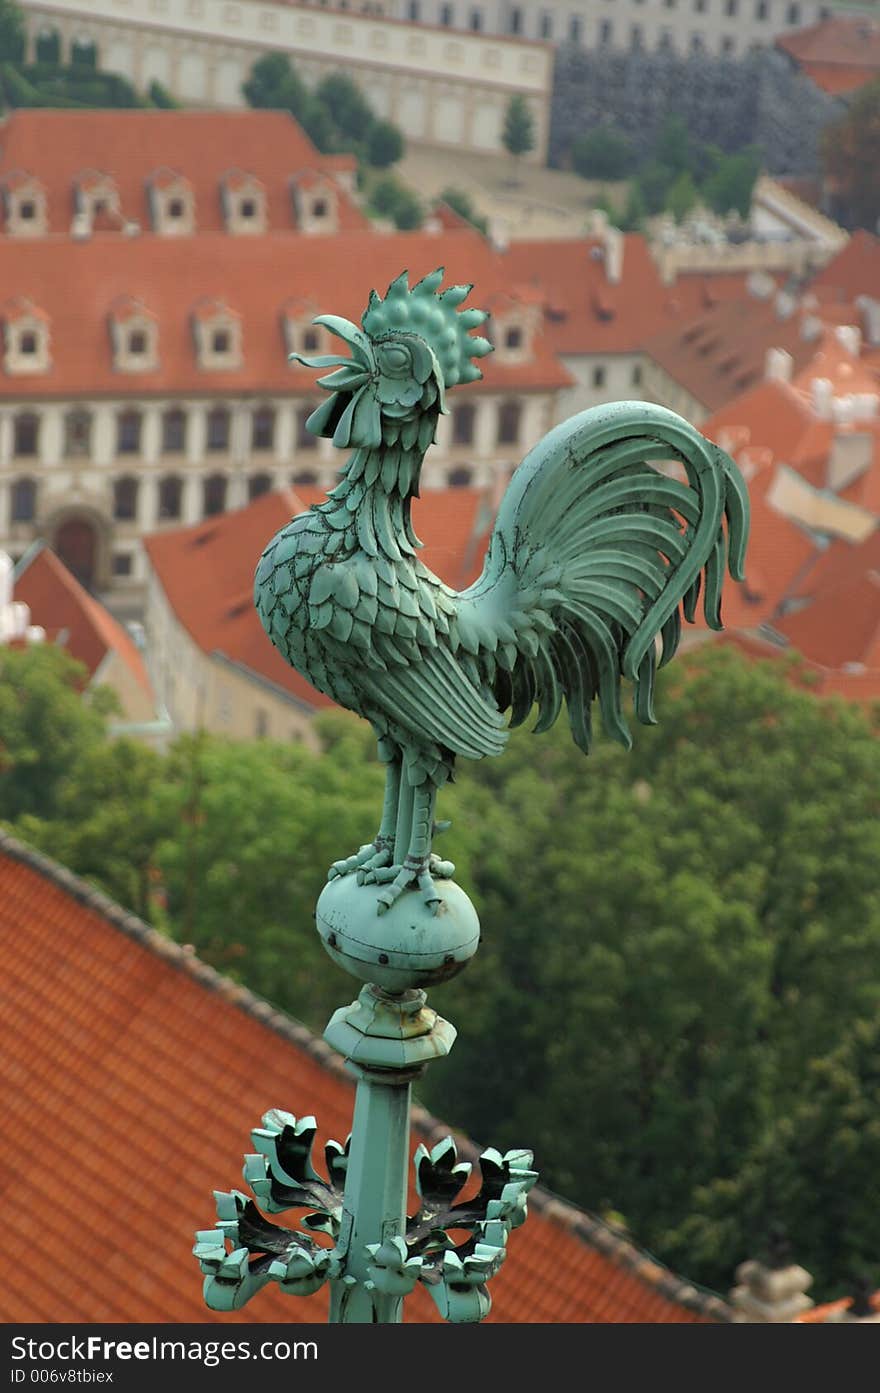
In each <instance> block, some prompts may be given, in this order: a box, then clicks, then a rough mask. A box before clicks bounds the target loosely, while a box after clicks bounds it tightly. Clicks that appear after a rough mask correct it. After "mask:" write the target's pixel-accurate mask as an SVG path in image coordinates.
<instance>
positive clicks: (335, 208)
mask: <svg viewBox="0 0 880 1393" xmlns="http://www.w3.org/2000/svg"><path fill="white" fill-rule="evenodd" d="M291 190H292V193H293V207H294V211H295V213H296V221H297V226H298V228H299V230H300V232H305V233H312V234H314V233H324V234H328V233H333V232H338V230H339V200H338V198H337V190H336V186H335V184H334V182H333V180H332V179H331V178H330V177H329V176H328V175H326V174H322V173H320V172H319V171H318V170H314V169H303V170H301V171H300V172H299V174H295V175H294V176H293V179H292V180H291Z"/></svg>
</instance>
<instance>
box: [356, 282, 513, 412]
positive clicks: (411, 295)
mask: <svg viewBox="0 0 880 1393" xmlns="http://www.w3.org/2000/svg"><path fill="white" fill-rule="evenodd" d="M442 281H443V267H442V266H440V267H438V269H437V270H436V271H432V272H431V274H430V275H429V276H425V278H424V280H420V281H419V283H418V284H417V285H414V286H413V288H412V290H410V287H409V273H408V272H407V271H404V272H403V273H402V275H399V276H398V277H397V279H396V280H393V281H392V282H391V284H390V285H389V287H388V289H387V291H386V292H385V298H384V300H383V299H382V297H381V296H380V295H377V294H376V291H375V290H373V291H371V293H370V303H369V305H368V306H367V308H366V310H365V312H364V316H363V319H362V320H361V324H362V325H363V327H364V330H365V331H366V333H367V334H369V336H370V338H371V339H373V340H376V339H380V338H384V337H387V336H388V335H389V334H399V333H412V334H417V335H418V337H419V338H420V339H423V340H424V341H425V343H427V344H428V346H429V347H430V348H431V350H432V351H433V353H434V356H435V357H436V359H437V362H438V363H439V364H440V368H441V371H442V373H443V382H444V385H445V386H446V387H455V386H456V385H457V383H459V382H475V381H476V379H477V378H479V377H482V376H483V374H482V373H481V372H480V369H479V368H478V367H477V365H476V363H474V362H472V361H471V360H472V359H473V358H485V356H486V354H487V353H491V352H492V345H491V343H490V342H489V340H488V339H484V338H480V337H479V335H477V336H473V335H471V333H470V332H469V331H470V330H471V329H475V328H476V327H477V325H478V324H482V323H483V322H484V321H485V320H486V319H488V317H489V316H488V314H487V313H486V311H485V310H477V309H466V310H459V308H458V307H459V305H460V304H461V303H462V301H463V300H466V299H467V297H468V295H470V293H471V290H472V289H473V286H470V285H450V286H448V287H447V288H446V290H441V291H440V292H439V294H438V289H439V287H440V285H441V284H442Z"/></svg>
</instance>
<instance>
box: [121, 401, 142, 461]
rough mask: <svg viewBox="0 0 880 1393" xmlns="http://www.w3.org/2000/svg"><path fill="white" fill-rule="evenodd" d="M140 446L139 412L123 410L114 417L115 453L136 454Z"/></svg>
mask: <svg viewBox="0 0 880 1393" xmlns="http://www.w3.org/2000/svg"><path fill="white" fill-rule="evenodd" d="M140 448H141V413H140V412H139V411H134V410H131V411H123V412H121V413H120V414H119V415H118V416H117V418H116V453H117V454H118V455H136V454H137V453H138V452H139V450H140Z"/></svg>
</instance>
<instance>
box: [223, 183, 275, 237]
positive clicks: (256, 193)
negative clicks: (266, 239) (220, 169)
mask: <svg viewBox="0 0 880 1393" xmlns="http://www.w3.org/2000/svg"><path fill="white" fill-rule="evenodd" d="M220 187H221V198H222V203H223V216H224V218H225V219H226V231H227V232H231V233H232V234H233V236H241V235H245V236H246V235H248V234H259V233H261V232H265V231H266V190H265V188H264V187H263V185H262V184H261V183H260V181H259V179H256V178H255V177H254V175H253V174H246V173H245V172H244V171H243V170H240V169H231V170H229V171H228V173H226V174H224V176H223V182H222V184H221V186H220Z"/></svg>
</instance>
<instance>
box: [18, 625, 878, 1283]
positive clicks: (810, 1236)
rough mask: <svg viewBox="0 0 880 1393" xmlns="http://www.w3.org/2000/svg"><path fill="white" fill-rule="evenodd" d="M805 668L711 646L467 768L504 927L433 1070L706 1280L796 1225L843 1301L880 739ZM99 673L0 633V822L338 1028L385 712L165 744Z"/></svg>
mask: <svg viewBox="0 0 880 1393" xmlns="http://www.w3.org/2000/svg"><path fill="white" fill-rule="evenodd" d="M794 671H795V670H794V669H793V670H792V674H790V675H789V674H787V673H786V672H785V670H784V669H782V670H780V668H779V665H777V664H773V665H767V664H756V665H751V666H750V665H747V664H746V663H745V662H744V661H743V660H741V659H740V658H738V657H737V656H736V655H734V654H733V653H731V652H730V651H729V650H724V649H720V648H715V647H714V646H707V647H705V648H701V649H699V650H698V651H697V652H695V653H694V654H684V655H680V656H679V658H677V659H676V662H675V663H674V664H673V665H672V666H671V667H670V668H668V669H664V670H663V672H662V673H661V679H662V681H661V683H660V686H659V692H658V698H657V712H658V717H659V721H660V725H659V727H658V728H657V729H656V730H645V729H640V730H639V731H638V734H637V737H636V742H635V748H634V750H633V751H632V752H631V753H629V754H626V753H624V752H622V751H621V750H619V749H618V748H617V747H616V746H613V745H612V744H611V743H610V742H608V741H605V740H601V741H599V742H598V743H597V745H596V748H595V750H594V753H593V754H592V755H591V756H590V758H589V759H588V760H584V759H582V758H581V757H580V756H575V754H574V752H573V750H572V746H571V740H570V736H569V733H568V731H567V730H566V728H565V724H564V722H562V721H560V722H558V723H557V726H556V727H554V729H553V730H552V731H551V732H549V733H548V734H546V735H542V737H541V739H540V740H539V741H532V740H531V739H530V737H529V735H528V734H527V733H523V732H522V731H516V732H514V734H513V735H512V738H511V742H510V747H509V749H508V751H507V753H506V754H505V756H504V758H503V759H501V760H484V761H481V762H479V763H476V764H472V763H469V762H467V761H462V762H461V764H460V766H459V776H458V778H457V781H456V784H455V786H454V787H452V788H450V789H448V790H446V791H445V792H444V796H443V805H442V809H441V813H442V816H444V817H451V818H452V827H451V829H450V830H449V831H448V832H446V833H445V834H444V836H443V838H442V841H441V842H440V843H439V847H440V849H441V850H442V854H443V855H444V856H447V855H448V856H450V857H451V858H452V859H453V860H454V861H455V862H456V863H457V868H458V869H457V873H456V879H457V880H458V881H459V882H460V883H461V884H462V885H463V886H464V887H465V888H466V889H467V890H468V892H469V894H471V895H472V897H473V899H474V901H475V903H476V904H477V906H478V908H479V911H480V918H481V922H482V927H483V942H482V946H481V949H480V952H479V953H478V954H477V956H476V958H475V959H474V961H473V962H472V963H471V964H470V966H469V967H468V970H467V972H465V973H464V974H462V975H461V976H460V977H458V978H456V979H455V980H454V981H453V982H451V983H449V984H447V985H445V986H443V987H438V988H436V989H435V990H434V991H433V992H432V994H431V997H432V1003H433V1004H434V1005H435V1007H436V1008H437V1009H439V1010H440V1011H441V1012H442V1014H444V1015H447V1016H449V1017H450V1019H452V1020H453V1021H454V1022H455V1023H456V1024H457V1026H458V1027H459V1037H458V1040H457V1042H456V1046H455V1049H454V1050H453V1052H452V1054H451V1055H450V1057H449V1058H448V1059H447V1060H445V1061H444V1062H443V1064H442V1065H438V1066H436V1067H435V1068H433V1069H432V1070H429V1071H428V1072H427V1074H426V1075H425V1077H424V1079H423V1081H422V1083H421V1088H422V1091H423V1095H424V1098H425V1100H426V1101H427V1103H428V1104H429V1105H430V1106H431V1107H432V1108H433V1109H434V1110H435V1111H436V1112H438V1113H439V1114H440V1115H441V1116H446V1117H448V1118H450V1119H453V1120H454V1121H455V1124H456V1125H457V1126H460V1127H462V1128H463V1129H465V1130H467V1131H469V1132H470V1133H471V1135H473V1136H475V1137H476V1138H478V1139H480V1138H485V1137H486V1136H492V1137H493V1139H496V1140H497V1142H498V1144H499V1145H500V1146H501V1148H502V1149H504V1148H507V1147H516V1146H517V1145H521V1144H522V1143H523V1142H527V1143H528V1144H529V1145H530V1146H533V1147H534V1149H535V1153H536V1158H537V1167H538V1169H539V1170H540V1171H541V1173H542V1176H543V1178H544V1179H545V1181H547V1182H548V1183H549V1184H550V1185H551V1187H552V1188H554V1189H556V1190H557V1191H559V1192H560V1193H562V1194H565V1195H566V1196H568V1197H570V1198H571V1199H574V1200H576V1201H578V1202H580V1203H581V1204H583V1205H584V1206H586V1207H587V1208H592V1209H598V1208H600V1207H602V1208H606V1209H609V1208H610V1209H613V1210H614V1211H617V1212H618V1213H622V1214H624V1215H626V1222H627V1224H628V1225H629V1227H630V1229H631V1231H632V1233H633V1234H634V1235H635V1236H636V1237H637V1238H638V1240H639V1241H640V1242H642V1243H645V1244H646V1245H648V1246H650V1247H651V1248H653V1250H654V1251H655V1252H656V1253H657V1254H658V1255H659V1256H660V1257H661V1258H663V1259H664V1260H666V1261H667V1262H670V1263H672V1264H673V1265H675V1266H677V1267H678V1269H679V1270H681V1271H683V1272H685V1273H687V1275H688V1276H690V1277H692V1278H694V1279H697V1280H701V1281H703V1282H706V1283H708V1284H711V1285H714V1286H716V1287H721V1288H724V1287H726V1286H727V1285H728V1283H729V1282H730V1280H731V1278H732V1275H733V1269H734V1267H735V1265H736V1263H737V1262H739V1261H740V1260H742V1259H743V1258H745V1257H748V1256H752V1255H754V1254H755V1252H756V1251H758V1250H759V1248H760V1245H761V1243H762V1241H763V1239H764V1237H765V1235H766V1232H767V1229H768V1227H769V1226H770V1223H771V1222H772V1221H776V1220H778V1221H780V1222H781V1223H782V1224H783V1225H784V1226H785V1228H786V1229H787V1231H788V1233H789V1235H790V1236H791V1238H792V1242H793V1245H794V1252H795V1256H796V1257H797V1259H798V1260H800V1261H802V1262H803V1263H804V1264H805V1265H806V1266H808V1267H809V1268H810V1269H811V1270H812V1271H813V1272H814V1274H815V1277H816V1286H815V1294H816V1295H817V1296H818V1297H819V1298H820V1299H822V1298H825V1297H832V1296H834V1295H837V1294H840V1293H841V1292H842V1291H845V1290H847V1289H848V1287H849V1284H850V1282H851V1277H852V1274H853V1271H854V1270H855V1269H856V1268H857V1267H858V1268H863V1267H865V1266H867V1267H868V1269H869V1270H870V1265H871V1264H872V1263H874V1264H876V1253H877V1251H878V1247H880V1213H878V1210H877V1206H876V1204H875V1203H873V1202H872V1196H873V1194H874V1192H875V1190H876V1185H875V1177H876V1174H877V1170H878V1165H880V1134H878V1129H877V1116H878V1101H880V1099H878V1071H877V1070H878V1066H877V1061H878V1058H880V1053H878V1034H877V1032H878V1026H877V1021H878V1019H880V1009H878V1008H880V974H878V971H877V966H876V965H877V963H878V961H880V870H878V868H880V817H878V812H880V794H878V790H880V746H878V743H877V738H876V736H877V725H876V722H875V726H874V728H873V729H872V726H871V724H870V722H869V720H868V719H867V718H866V717H865V715H863V714H862V713H861V712H859V711H858V710H856V709H853V708H849V707H847V706H845V705H843V704H842V703H838V702H827V701H821V700H818V699H817V698H815V697H814V695H813V694H812V693H811V692H809V691H808V690H804V689H802V688H799V687H798V686H796V685H793V683H794ZM787 677H788V678H789V680H786V678H787ZM804 680H805V679H804ZM80 681H81V673H80V671H79V670H78V669H77V668H76V666H75V665H73V664H71V663H70V662H69V660H67V659H65V658H64V655H63V654H61V653H59V652H58V651H57V650H55V649H53V648H48V647H44V648H33V649H30V650H28V651H27V652H24V653H18V652H14V651H10V650H0V752H2V760H0V817H2V819H3V820H4V822H5V823H6V825H7V826H11V827H12V830H14V831H15V832H17V834H18V835H23V836H25V837H26V838H27V839H30V840H34V841H36V842H37V844H38V845H40V846H41V847H43V848H44V849H45V850H47V851H48V852H49V853H50V854H52V855H55V856H57V857H59V858H60V859H62V860H63V861H65V862H66V864H68V865H70V867H71V869H73V870H74V871H77V872H79V873H81V874H85V875H87V876H89V877H90V878H92V879H95V880H96V881H97V882H98V883H99V884H100V885H101V886H102V887H103V888H105V889H108V890H109V891H110V893H111V894H113V895H114V896H115V897H116V898H118V899H119V900H120V901H121V902H122V903H124V904H127V905H129V906H131V907H132V908H134V909H136V910H138V911H139V912H141V913H144V912H145V910H144V908H143V906H144V903H145V902H146V909H147V911H148V917H151V918H152V919H153V921H154V922H158V923H159V924H160V925H163V926H165V927H166V928H167V930H168V931H169V932H170V933H172V934H173V936H174V937H175V938H177V939H178V940H180V941H181V942H187V943H193V944H194V945H195V946H196V948H197V950H198V951H199V953H200V954H201V955H202V956H203V957H204V958H206V959H207V960H208V961H210V962H212V963H213V964H214V965H215V966H217V967H219V968H221V969H222V970H224V971H226V972H230V973H232V974H233V975H234V976H236V977H237V978H239V979H240V980H243V981H245V982H246V983H247V984H248V985H249V986H250V987H252V988H253V989H254V990H256V991H257V992H260V993H261V994H263V995H265V996H267V997H268V998H269V999H270V1000H272V1001H273V1002H275V1003H276V1004H277V1005H279V1006H281V1007H284V1008H285V1009H287V1010H288V1011H290V1012H291V1013H292V1014H294V1015H295V1016H298V1017H299V1018H300V1019H304V1020H306V1021H307V1022H308V1023H309V1024H310V1025H311V1026H312V1027H313V1028H315V1029H317V1030H321V1029H323V1027H324V1025H325V1024H326V1021H327V1019H328V1017H329V1015H330V1014H331V1012H332V1011H333V1010H334V1009H335V1008H336V1007H337V1006H338V1005H339V1004H340V1003H341V1002H342V1001H345V1000H346V999H349V998H350V997H353V996H354V994H355V991H356V987H355V983H354V981H353V980H352V981H351V982H348V980H347V979H346V978H344V976H343V975H342V974H341V973H340V972H339V970H338V969H337V968H336V967H334V966H333V964H332V963H331V962H330V961H329V959H327V958H326V956H325V954H324V952H323V950H322V948H321V946H320V942H319V940H318V936H317V934H316V933H315V932H314V926H313V920H312V914H313V908H314V904H315V900H316V898H317V896H318V894H319V892H320V889H321V887H322V884H323V881H324V876H325V873H326V869H327V867H328V866H329V865H330V863H331V862H332V861H333V860H334V859H335V858H336V857H337V856H339V855H340V854H344V853H346V852H348V851H350V850H352V849H354V848H355V847H356V846H358V845H359V844H360V843H361V842H363V841H365V840H367V839H368V838H369V837H370V836H371V835H372V834H373V833H374V832H375V829H376V819H377V817H378V812H379V808H380V805H381V796H382V770H381V768H380V766H379V765H378V764H377V763H376V761H375V759H374V755H373V749H372V739H371V737H370V733H369V730H368V729H367V727H366V726H365V725H364V724H362V723H360V722H357V721H356V720H354V719H353V718H351V717H349V716H347V715H345V714H343V713H339V712H331V713H327V714H324V715H322V716H321V717H319V718H318V720H317V728H318V731H319V733H320V736H321V739H322V741H323V745H324V750H323V753H322V754H320V755H318V754H315V753H314V752H312V751H311V750H309V749H307V748H305V747H304V746H299V745H289V746H282V745H273V744H269V743H266V742H258V743H256V744H252V745H247V746H245V745H235V744H232V743H230V742H228V741H222V740H219V739H214V738H211V737H207V736H203V737H187V738H184V739H181V740H180V741H178V743H177V744H176V745H175V747H174V748H173V749H172V750H171V752H170V754H169V755H168V756H166V757H165V758H164V759H162V758H160V757H158V756H155V755H153V754H151V752H150V751H148V750H143V749H141V748H139V747H134V746H132V745H130V744H129V743H128V742H126V741H115V742H110V743H106V742H105V739H104V735H103V728H104V717H103V714H102V707H101V703H100V701H98V702H97V703H96V701H95V699H94V698H90V700H89V701H88V702H84V701H83V698H82V696H81V694H80V685H79V684H80ZM157 888H161V890H162V891H163V894H164V897H165V906H166V907H165V909H164V911H160V910H159V908H158V904H157V897H156V890H157ZM536 1099H540V1100H541V1107H540V1108H537V1107H536V1106H535V1100H536Z"/></svg>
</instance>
